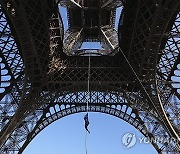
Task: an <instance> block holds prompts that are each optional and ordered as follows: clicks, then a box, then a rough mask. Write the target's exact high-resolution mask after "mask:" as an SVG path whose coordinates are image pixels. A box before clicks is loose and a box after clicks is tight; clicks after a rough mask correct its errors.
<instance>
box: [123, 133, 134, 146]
mask: <svg viewBox="0 0 180 154" xmlns="http://www.w3.org/2000/svg"><path fill="white" fill-rule="evenodd" d="M122 144H123V145H124V147H125V148H131V147H133V146H134V145H135V144H136V135H135V134H134V133H126V134H124V135H123V137H122Z"/></svg>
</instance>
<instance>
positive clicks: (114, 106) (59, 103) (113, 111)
mask: <svg viewBox="0 0 180 154" xmlns="http://www.w3.org/2000/svg"><path fill="white" fill-rule="evenodd" d="M80 98H81V99H80ZM87 101H89V112H100V113H105V114H108V115H112V116H115V117H117V118H120V119H122V120H124V121H126V122H128V123H129V124H130V125H132V126H134V127H135V128H136V129H137V130H138V131H140V132H141V133H142V134H143V135H144V136H146V137H147V138H150V140H151V141H152V145H153V147H154V148H155V149H156V150H157V151H158V152H159V153H161V152H162V151H163V150H165V149H163V148H162V147H164V148H165V144H166V143H163V144H156V143H155V142H153V141H155V140H153V139H155V137H156V136H153V135H152V134H151V132H150V130H148V128H147V125H146V124H147V123H157V121H156V120H155V118H152V117H151V116H152V115H151V116H150V117H151V118H150V117H149V121H148V122H147V121H146V120H145V119H144V118H143V120H144V121H143V120H142V117H143V114H142V115H140V114H139V112H138V111H137V110H136V109H135V108H132V107H131V104H130V103H129V102H128V101H127V100H126V99H125V98H123V97H121V96H118V95H116V94H113V93H104V92H96V91H94V92H91V93H90V95H89V93H88V92H76V93H71V94H65V95H64V96H60V97H59V98H57V99H56V100H55V101H54V102H51V103H49V105H48V106H47V107H45V108H44V109H43V113H42V116H41V118H40V119H39V120H38V121H37V123H36V125H35V126H34V129H33V130H32V131H31V132H30V133H29V134H28V135H27V139H26V140H25V142H24V144H23V145H22V147H21V148H20V149H19V152H18V153H19V154H21V153H22V152H23V150H24V149H25V148H26V147H27V146H28V144H29V143H30V142H31V141H32V140H33V139H34V138H35V137H36V136H37V135H38V134H39V133H40V132H41V131H42V130H43V129H44V128H46V127H48V126H49V125H50V124H52V123H53V122H55V121H57V120H59V119H61V118H63V117H65V116H68V115H72V114H75V113H79V112H86V111H87V104H86V102H87ZM105 102H106V103H105ZM142 112H143V111H142ZM150 119H151V120H152V121H151V120H150ZM150 121H151V122H150ZM145 123H146V124H145ZM157 129H159V128H157ZM159 133H160V132H159ZM161 133H162V132H161ZM159 135H160V134H159ZM161 135H165V134H163V133H162V134H161Z"/></svg>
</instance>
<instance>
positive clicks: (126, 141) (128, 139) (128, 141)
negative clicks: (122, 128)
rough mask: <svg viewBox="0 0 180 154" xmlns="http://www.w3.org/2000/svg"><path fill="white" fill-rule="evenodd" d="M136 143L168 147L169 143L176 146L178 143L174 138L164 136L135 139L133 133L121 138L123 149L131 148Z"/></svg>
mask: <svg viewBox="0 0 180 154" xmlns="http://www.w3.org/2000/svg"><path fill="white" fill-rule="evenodd" d="M136 143H139V144H151V143H156V144H163V145H169V144H170V143H173V144H177V143H178V141H177V139H175V138H171V137H167V136H166V137H165V136H163V137H162V136H154V137H151V138H149V137H145V136H143V137H137V136H136V135H135V133H131V132H127V133H125V134H124V135H123V136H122V144H123V146H124V147H125V148H131V147H133V146H135V145H136Z"/></svg>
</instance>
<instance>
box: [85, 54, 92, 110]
mask: <svg viewBox="0 0 180 154" xmlns="http://www.w3.org/2000/svg"><path fill="white" fill-rule="evenodd" d="M88 59H89V65H88V85H87V92H88V96H89V99H88V101H87V107H86V112H87V113H88V111H89V100H90V99H91V96H90V77H91V56H90V54H89V58H88Z"/></svg>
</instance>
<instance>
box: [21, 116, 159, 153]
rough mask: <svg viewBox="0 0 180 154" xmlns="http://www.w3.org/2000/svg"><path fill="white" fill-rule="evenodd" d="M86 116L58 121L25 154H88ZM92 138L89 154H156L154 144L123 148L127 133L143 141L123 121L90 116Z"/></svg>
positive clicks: (89, 142) (32, 143)
mask: <svg viewBox="0 0 180 154" xmlns="http://www.w3.org/2000/svg"><path fill="white" fill-rule="evenodd" d="M84 115H85V113H77V114H74V115H70V116H67V117H64V118H62V119H59V120H58V121H56V122H54V123H53V124H51V125H50V126H48V127H46V128H45V129H44V130H43V131H42V132H41V133H40V134H39V135H37V136H36V138H35V139H34V140H33V141H32V142H31V143H30V144H29V146H28V147H27V148H26V149H25V151H24V154H85V129H84V120H83V117H84ZM89 121H90V126H89V129H90V131H91V134H90V135H88V140H87V147H88V154H156V153H157V152H156V151H155V149H154V148H153V147H152V145H151V144H145V143H142V144H140V143H139V142H138V141H137V143H136V144H135V146H133V147H131V148H129V149H127V148H125V147H124V145H123V144H122V140H121V139H122V136H123V135H124V134H125V133H128V132H131V133H135V134H136V136H137V138H139V137H143V135H142V134H141V133H139V132H138V131H137V130H136V129H135V128H134V127H132V126H131V125H129V124H128V123H126V122H124V121H123V120H121V119H119V118H116V117H113V116H110V115H107V114H103V113H89Z"/></svg>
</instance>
